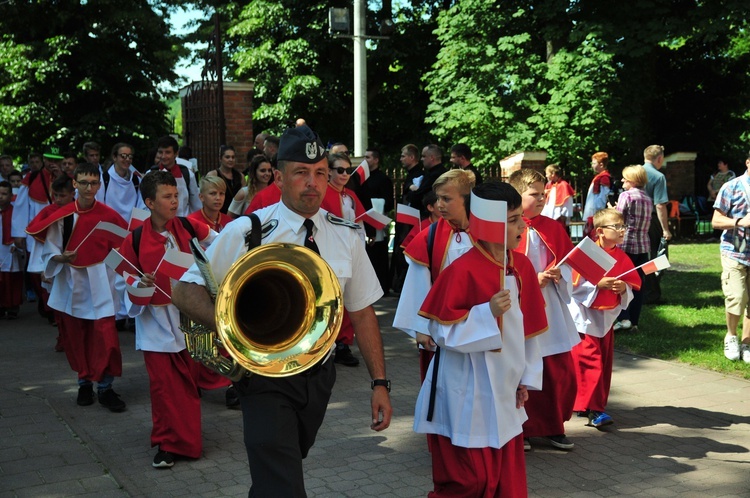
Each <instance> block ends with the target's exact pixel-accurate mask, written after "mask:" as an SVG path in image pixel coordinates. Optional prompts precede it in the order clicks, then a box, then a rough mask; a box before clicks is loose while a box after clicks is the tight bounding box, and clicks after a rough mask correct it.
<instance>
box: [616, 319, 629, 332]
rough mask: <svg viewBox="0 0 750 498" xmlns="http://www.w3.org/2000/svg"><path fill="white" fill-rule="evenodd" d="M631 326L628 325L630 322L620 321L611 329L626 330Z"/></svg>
mask: <svg viewBox="0 0 750 498" xmlns="http://www.w3.org/2000/svg"><path fill="white" fill-rule="evenodd" d="M632 326H633V324H632V323H630V320H621V321H619V322H617V323H616V324H615V326H614V327H613V329H614V330H615V331H618V330H628V329H629V328H630V327H632Z"/></svg>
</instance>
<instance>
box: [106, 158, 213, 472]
mask: <svg viewBox="0 0 750 498" xmlns="http://www.w3.org/2000/svg"><path fill="white" fill-rule="evenodd" d="M140 190H141V196H142V197H143V201H144V202H145V204H146V207H148V209H149V210H150V211H151V217H150V218H149V219H147V220H146V221H145V222H144V223H143V225H142V226H141V227H139V228H138V229H137V230H135V231H133V232H132V233H131V234H130V235H128V237H127V238H126V239H125V242H123V244H122V247H121V248H120V252H121V254H122V258H124V262H123V263H121V264H120V265H118V267H123V266H124V265H128V266H132V268H131V270H130V271H132V272H135V271H137V273H138V274H139V275H141V278H140V281H139V282H137V285H136V287H137V288H138V289H144V288H151V289H153V293H152V295H151V297H150V299H149V298H146V300H145V301H144V300H143V296H142V295H140V293H137V292H133V294H132V295H131V294H130V293H128V296H127V300H128V301H130V304H129V309H128V314H129V315H130V316H132V317H135V330H136V333H135V348H136V349H138V350H141V351H143V359H144V363H145V364H146V370H147V371H148V377H149V380H150V391H151V418H152V421H153V428H152V430H151V446H152V447H153V446H158V447H159V450H158V451H157V453H156V456H155V457H154V461H153V463H152V465H153V467H155V468H169V467H172V466H173V465H174V459H175V456H176V455H180V456H184V457H189V458H198V457H200V456H201V452H202V451H203V442H202V436H201V408H200V395H199V389H198V388H199V386H198V378H199V375H200V374H199V372H200V370H199V366H200V365H199V364H198V363H196V362H195V361H193V359H192V358H190V354H189V353H188V351H187V349H186V345H185V334H183V333H182V331H181V330H180V328H179V327H180V312H179V310H178V309H177V308H176V307H175V306H174V305H173V304H172V297H171V288H172V284H171V281H170V277H171V278H179V276H181V275H179V276H178V273H179V272H177V271H176V270H177V268H178V267H179V266H180V265H179V264H174V263H170V260H172V261H177V260H178V259H179V258H166V256H167V254H168V251H179V252H181V253H186V254H190V246H189V242H190V240H191V239H192V238H193V237H197V238H198V240H199V241H201V242H203V243H210V242H211V241H212V240H213V238H214V237H216V232H214V231H212V230H211V229H209V228H208V225H206V224H205V223H202V222H196V221H192V220H189V219H186V218H178V217H177V216H176V215H177V209H178V205H179V193H178V190H177V182H176V181H175V179H174V177H173V176H172V175H171V174H170V173H169V172H166V171H154V172H152V173H149V174H148V175H146V176H145V177H144V178H143V181H142V182H141V189H140ZM165 260H166V261H165ZM167 268H169V271H164V270H165V269H167ZM185 270H187V267H185V268H183V269H182V273H184V271H185ZM126 271H127V270H126Z"/></svg>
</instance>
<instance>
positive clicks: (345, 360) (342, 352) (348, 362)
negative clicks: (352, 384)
mask: <svg viewBox="0 0 750 498" xmlns="http://www.w3.org/2000/svg"><path fill="white" fill-rule="evenodd" d="M333 362H334V363H339V364H341V365H344V366H347V367H356V366H357V365H359V360H358V359H357V358H355V357H354V355H353V354H352V350H351V349H349V346H348V345H347V344H337V345H336V352H335V353H334V354H333Z"/></svg>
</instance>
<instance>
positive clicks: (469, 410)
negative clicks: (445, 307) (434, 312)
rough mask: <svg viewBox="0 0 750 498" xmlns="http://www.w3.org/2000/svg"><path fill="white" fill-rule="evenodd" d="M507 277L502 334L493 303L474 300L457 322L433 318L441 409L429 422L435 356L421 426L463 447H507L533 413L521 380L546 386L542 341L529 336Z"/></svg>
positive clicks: (417, 414) (421, 403) (421, 402)
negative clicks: (521, 397)
mask: <svg viewBox="0 0 750 498" xmlns="http://www.w3.org/2000/svg"><path fill="white" fill-rule="evenodd" d="M409 271H411V268H410V269H409ZM505 283H506V288H507V289H508V290H510V296H511V307H510V310H508V311H507V312H506V313H504V314H503V332H502V335H501V334H500V330H499V328H498V326H497V320H496V319H495V317H494V316H492V312H491V311H490V306H489V303H482V304H478V305H476V306H474V307H473V308H472V309H471V310H470V311H469V315H468V317H467V319H466V320H464V321H462V322H459V323H456V324H452V325H442V324H440V323H438V322H436V321H430V322H429V324H430V325H429V334H430V336H432V338H433V340H434V341H435V343H437V345H438V346H439V347H440V366H439V368H438V383H437V388H436V395H435V411H434V413H433V418H432V421H431V422H428V421H427V411H428V405H429V399H430V389H431V387H432V375H433V374H432V370H433V367H434V359H433V361H432V362H430V366H429V368H428V369H427V375H426V377H425V381H424V383H423V384H422V388H421V389H420V391H419V396H418V397H417V404H416V407H415V410H414V431H415V432H419V433H425V434H439V435H441V436H445V437H448V438H450V440H451V443H453V444H454V445H456V446H461V447H463V448H486V447H491V448H502V447H503V446H504V445H505V444H506V443H507V442H508V441H510V440H511V439H513V438H514V437H516V436H518V435H519V434H521V432H522V427H521V425H522V424H523V423H524V422H525V421H526V419H527V418H528V417H527V415H526V410H524V409H523V408H516V389H517V388H518V386H519V384H524V385H526V386H527V387H528V388H529V389H535V390H540V389H541V388H542V357H541V354H540V352H539V346H538V344H537V341H536V340H534V338H531V339H528V340H526V338H525V337H524V333H523V313H522V312H521V308H520V305H519V301H518V288H517V285H516V279H514V278H507V279H506V280H505ZM542 335H544V334H542ZM493 349H501V351H500V352H494V351H492V350H493Z"/></svg>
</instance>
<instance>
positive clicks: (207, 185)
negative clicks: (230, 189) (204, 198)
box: [200, 176, 227, 194]
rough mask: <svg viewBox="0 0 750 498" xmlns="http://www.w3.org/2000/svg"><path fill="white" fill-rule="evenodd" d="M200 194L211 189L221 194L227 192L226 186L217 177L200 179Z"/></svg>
mask: <svg viewBox="0 0 750 498" xmlns="http://www.w3.org/2000/svg"><path fill="white" fill-rule="evenodd" d="M200 187H201V190H200V192H201V194H205V193H206V192H208V191H209V190H210V189H211V187H216V189H217V190H220V191H221V192H226V191H227V184H226V182H225V181H224V179H223V178H219V177H218V176H204V177H203V178H201V185H200Z"/></svg>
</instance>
